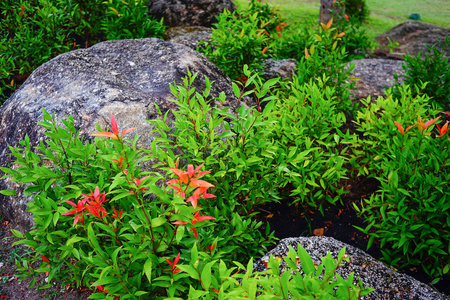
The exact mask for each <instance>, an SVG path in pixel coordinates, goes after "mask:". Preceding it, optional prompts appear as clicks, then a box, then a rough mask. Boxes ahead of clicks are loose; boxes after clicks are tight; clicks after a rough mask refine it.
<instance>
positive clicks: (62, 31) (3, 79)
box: [0, 0, 164, 104]
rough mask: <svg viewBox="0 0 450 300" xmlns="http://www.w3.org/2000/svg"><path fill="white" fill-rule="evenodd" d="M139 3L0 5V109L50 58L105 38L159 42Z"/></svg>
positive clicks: (158, 29)
mask: <svg viewBox="0 0 450 300" xmlns="http://www.w3.org/2000/svg"><path fill="white" fill-rule="evenodd" d="M146 11H147V8H146V6H145V5H144V4H143V1H142V0H139V1H132V2H130V3H127V2H125V1H113V0H110V1H106V2H104V1H103V0H89V1H84V0H83V1H81V0H34V1H24V0H20V1H12V0H5V1H2V2H1V3H0V33H1V38H0V93H1V95H0V104H3V102H4V101H6V99H7V98H8V97H9V95H10V94H11V93H12V91H14V90H15V89H16V88H17V87H18V86H19V85H20V84H21V83H22V81H23V80H24V79H26V78H27V77H28V76H29V74H30V73H31V72H32V71H33V70H34V69H35V68H37V67H38V66H39V65H41V64H43V63H44V62H47V61H48V60H49V59H51V58H53V57H55V56H57V55H59V54H61V53H64V52H67V51H70V50H73V49H76V48H78V47H79V46H80V45H78V44H81V45H82V46H83V47H88V46H89V45H92V44H95V43H97V42H99V41H102V40H105V38H107V39H119V38H143V37H161V35H162V32H163V31H164V26H163V25H162V23H161V22H157V21H155V20H152V19H150V18H148V16H147V15H146Z"/></svg>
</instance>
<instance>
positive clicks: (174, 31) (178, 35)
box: [165, 26, 212, 50]
mask: <svg viewBox="0 0 450 300" xmlns="http://www.w3.org/2000/svg"><path fill="white" fill-rule="evenodd" d="M211 34H212V29H211V28H208V27H203V26H184V27H171V28H169V29H167V30H166V33H165V39H166V40H167V41H169V42H172V43H178V44H182V45H185V46H188V47H189V48H191V49H193V50H197V48H199V47H200V48H201V47H202V45H200V43H201V42H202V41H205V42H208V41H209V39H210V38H211Z"/></svg>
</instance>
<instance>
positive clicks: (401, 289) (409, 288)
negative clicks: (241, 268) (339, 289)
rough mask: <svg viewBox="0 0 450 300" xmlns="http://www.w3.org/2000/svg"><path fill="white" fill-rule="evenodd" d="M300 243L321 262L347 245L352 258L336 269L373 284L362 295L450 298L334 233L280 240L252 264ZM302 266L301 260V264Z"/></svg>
mask: <svg viewBox="0 0 450 300" xmlns="http://www.w3.org/2000/svg"><path fill="white" fill-rule="evenodd" d="M297 244H301V245H302V247H303V248H305V250H306V251H307V252H308V253H309V255H310V256H311V258H312V260H313V261H314V262H315V263H317V264H320V263H321V260H320V258H321V257H325V256H326V254H327V252H330V253H331V255H332V256H333V258H335V259H337V256H338V253H339V251H340V250H341V249H342V248H343V247H344V246H345V247H346V252H345V253H346V254H347V255H348V257H349V262H345V261H344V263H343V264H342V265H341V266H340V267H339V268H338V269H337V273H338V274H339V275H341V276H342V277H343V278H344V279H346V278H348V276H349V275H350V273H352V272H354V273H355V282H354V284H357V283H358V281H357V280H358V277H360V278H361V280H362V282H363V285H364V286H368V287H372V288H374V289H375V291H374V292H372V293H370V294H369V295H367V296H364V297H361V298H360V299H366V300H368V299H371V300H391V299H392V300H393V299H396V300H413V299H414V300H444V299H447V300H449V299H450V297H447V296H445V295H443V294H441V293H439V292H437V291H436V290H434V289H433V288H431V287H430V286H428V285H426V284H424V283H422V282H420V281H417V280H416V279H414V278H412V277H411V276H408V275H405V274H402V273H399V272H395V271H393V270H391V269H390V268H388V267H387V266H385V265H384V264H383V263H381V262H379V261H377V260H375V259H374V258H373V257H372V256H370V255H368V254H367V253H365V252H364V251H362V250H360V249H358V248H355V247H353V246H350V245H347V244H345V243H342V242H340V241H338V240H335V239H334V238H331V237H325V236H312V237H297V238H287V239H283V240H281V241H280V242H279V243H278V245H277V246H276V247H275V248H274V249H273V250H271V251H270V252H268V253H267V254H266V255H265V256H263V257H262V258H261V259H260V260H258V261H257V262H255V263H254V264H253V269H254V270H255V271H263V270H265V269H266V267H265V266H264V261H267V260H268V259H269V256H275V257H280V256H283V255H287V253H288V251H289V246H292V247H293V248H294V249H295V250H297ZM299 269H301V264H300V266H299Z"/></svg>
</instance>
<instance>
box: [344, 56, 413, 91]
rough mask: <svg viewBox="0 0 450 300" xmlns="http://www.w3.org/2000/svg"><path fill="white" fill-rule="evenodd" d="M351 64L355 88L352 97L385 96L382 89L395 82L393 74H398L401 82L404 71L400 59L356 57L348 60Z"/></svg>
mask: <svg viewBox="0 0 450 300" xmlns="http://www.w3.org/2000/svg"><path fill="white" fill-rule="evenodd" d="M350 64H353V65H354V66H355V68H354V69H353V71H352V73H351V75H352V76H353V77H354V80H356V82H355V88H356V90H352V91H351V94H352V96H353V98H354V99H357V100H359V99H365V98H367V97H368V96H371V98H372V100H376V99H377V98H378V97H380V96H381V97H384V96H386V94H385V92H384V90H385V89H386V88H390V87H392V85H393V84H394V83H395V78H394V74H397V75H398V79H399V82H403V80H404V78H403V75H404V74H405V71H404V70H403V68H402V61H400V60H393V59H386V58H378V59H377V58H368V59H358V60H353V61H351V62H349V65H350Z"/></svg>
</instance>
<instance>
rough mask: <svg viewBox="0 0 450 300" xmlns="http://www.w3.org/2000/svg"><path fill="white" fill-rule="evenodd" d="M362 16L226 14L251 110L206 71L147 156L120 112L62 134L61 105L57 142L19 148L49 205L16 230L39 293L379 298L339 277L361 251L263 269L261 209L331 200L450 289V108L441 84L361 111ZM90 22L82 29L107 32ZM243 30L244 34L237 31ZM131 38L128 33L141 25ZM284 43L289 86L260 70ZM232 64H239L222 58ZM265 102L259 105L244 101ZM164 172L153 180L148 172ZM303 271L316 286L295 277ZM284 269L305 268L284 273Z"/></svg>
mask: <svg viewBox="0 0 450 300" xmlns="http://www.w3.org/2000/svg"><path fill="white" fill-rule="evenodd" d="M108 3H109V5H111V6H110V7H109V10H108V13H107V14H106V16H107V18H106V19H104V20H105V21H104V22H110V23H109V24H110V25H108V26H111V27H112V28H122V29H123V28H125V27H127V26H125V25H123V23H121V22H119V20H120V19H118V18H116V17H118V15H119V14H120V15H122V14H123V15H126V14H127V13H129V14H130V16H131V15H134V14H133V13H132V11H135V10H134V9H136V11H139V10H140V9H141V8H142V7H140V6H136V7H128V8H126V7H125V6H122V5H121V4H120V3H118V2H117V3H116V2H113V1H109V2H108ZM139 3H140V2H139ZM116 4H117V5H119V6H114V5H116ZM80 5H81V4H80ZM92 5H100V3H94V2H92ZM85 9H89V8H85ZM121 9H122V10H121ZM25 11H26V8H24V15H25ZM19 15H20V12H19ZM91 17H94V16H91ZM86 18H87V16H86ZM82 19H83V18H82ZM348 19H349V20H347V18H345V15H344V16H341V18H340V21H337V20H338V18H336V19H335V20H333V21H330V22H329V23H327V24H321V26H320V27H317V28H316V29H313V30H309V29H307V27H302V26H298V27H296V26H297V25H293V24H289V22H287V23H286V22H285V19H283V18H282V15H281V14H279V13H278V11H277V10H274V9H273V8H271V7H270V6H268V5H266V4H264V3H260V2H259V1H251V2H250V5H249V8H248V9H246V10H243V11H240V12H239V11H238V12H237V13H229V12H225V13H224V14H223V15H222V16H221V18H219V23H218V25H217V26H216V31H215V34H217V39H216V42H214V40H213V41H212V45H211V46H212V47H211V48H209V50H207V51H209V52H207V54H209V55H211V56H210V57H212V59H214V57H215V59H217V61H216V63H217V64H218V65H219V66H221V67H222V68H224V70H225V71H226V72H228V73H229V74H230V76H232V77H234V78H235V79H236V81H234V82H233V85H232V87H233V92H234V95H235V97H236V98H237V99H238V105H237V106H236V107H231V108H223V109H219V108H216V107H212V106H211V104H210V103H211V102H210V101H211V97H210V95H209V90H210V87H211V85H212V84H213V83H211V82H210V80H209V79H208V78H197V75H196V74H189V76H188V77H187V78H185V79H184V81H183V83H182V84H178V85H173V86H172V87H171V90H172V94H173V99H170V101H172V102H173V103H174V104H175V106H176V108H175V109H173V110H172V113H173V114H174V116H175V121H173V123H171V122H169V121H168V113H169V112H168V113H165V114H160V116H159V118H157V119H154V120H149V122H151V123H152V124H153V125H154V126H155V130H154V134H155V140H154V142H153V143H152V144H151V145H149V146H148V148H145V149H138V148H137V147H136V143H137V139H138V137H135V138H134V139H132V140H131V139H126V138H125V137H128V136H130V134H131V132H132V130H133V129H132V128H130V129H126V130H124V131H122V132H120V131H119V126H118V125H117V122H116V120H115V118H114V116H111V124H110V128H109V129H108V128H103V129H102V128H98V132H97V133H93V134H92V135H93V136H95V137H96V138H95V139H94V140H89V141H87V140H85V139H83V138H81V137H80V136H79V135H78V132H77V130H76V129H75V128H76V124H74V122H73V119H72V118H71V117H67V118H66V119H65V120H64V121H62V125H61V124H57V122H56V121H55V119H54V116H51V115H49V114H48V113H46V112H45V111H44V112H43V114H44V121H43V122H41V125H42V126H43V127H44V128H45V129H46V130H47V132H46V136H47V137H48V140H47V141H45V142H44V141H42V142H41V143H40V145H39V146H38V147H36V148H35V149H33V148H32V147H31V146H30V143H29V140H28V139H27V138H26V139H25V140H24V141H22V142H21V143H20V145H17V146H16V147H11V148H10V149H11V152H12V155H14V156H15V158H16V164H17V166H18V168H16V169H14V168H1V170H2V171H3V172H4V173H5V174H6V175H5V176H6V177H11V179H12V180H14V181H16V182H17V183H19V184H21V185H23V187H24V188H25V191H26V193H29V194H32V195H33V196H34V202H32V203H30V204H29V207H30V208H29V211H30V212H32V213H33V216H34V220H35V223H36V226H35V227H34V228H33V229H32V230H31V231H30V232H25V233H22V232H19V231H17V230H14V229H11V231H12V233H13V234H14V235H15V236H16V237H17V238H18V241H17V242H16V243H15V244H16V245H24V246H26V247H27V248H26V249H28V250H27V251H28V252H32V253H33V254H32V255H27V256H26V257H23V258H22V259H18V260H17V262H18V266H17V268H18V269H17V270H18V272H19V274H17V276H18V277H21V278H25V277H31V278H33V279H32V280H31V281H30V287H32V286H34V285H39V286H40V288H50V287H52V286H53V283H54V282H56V281H58V282H61V283H62V284H63V286H64V285H66V286H72V287H88V288H89V289H91V290H93V291H94V293H93V294H92V295H91V298H93V299H114V298H115V297H121V298H124V299H127V298H128V299H140V298H141V299H148V298H152V297H153V298H155V299H157V298H158V299H165V298H171V299H194V298H195V299H198V298H200V299H240V298H249V297H250V298H260V299H266V298H284V299H287V298H288V295H291V296H292V295H297V296H299V295H300V294H301V295H303V296H315V297H320V299H324V298H338V299H357V298H358V297H359V296H361V295H364V294H367V293H369V292H370V291H371V289H369V288H366V287H364V286H363V285H362V284H361V282H358V281H357V280H356V279H355V278H353V276H350V277H349V278H347V279H345V280H344V279H342V278H340V277H339V276H336V279H333V280H332V281H329V280H328V279H331V278H334V277H333V275H334V274H335V271H336V269H337V268H338V267H339V265H341V264H342V263H343V260H344V258H345V256H344V252H343V251H344V250H342V251H341V252H340V254H339V256H338V260H337V261H335V260H334V259H332V258H331V257H330V256H327V257H325V258H323V259H322V261H323V265H321V266H317V268H316V267H314V266H312V263H311V259H310V258H309V256H308V255H307V254H306V253H305V252H304V250H302V248H301V247H299V248H298V250H297V253H294V252H293V251H292V250H291V251H290V253H289V255H288V257H286V258H284V259H283V261H281V260H276V259H271V260H270V261H269V264H268V271H266V272H263V273H254V272H253V270H252V257H253V258H258V257H260V256H261V255H263V254H264V253H266V252H267V250H268V248H269V247H271V246H272V245H273V244H274V243H275V242H276V240H277V239H276V237H275V234H274V232H273V229H272V228H271V226H270V225H269V223H268V222H267V219H270V217H268V216H267V219H266V220H264V218H263V219H261V218H260V217H259V216H258V214H257V212H258V211H262V209H264V208H265V207H267V206H268V205H275V204H284V205H289V206H290V207H291V209H292V210H298V211H301V218H305V219H307V218H309V216H311V215H312V214H314V213H317V214H322V215H324V214H325V213H326V210H327V209H329V208H330V207H347V208H348V207H354V209H355V210H356V211H358V212H359V214H360V216H361V218H362V219H363V220H365V224H364V225H359V226H358V229H359V230H360V231H361V232H362V233H363V236H365V235H367V238H368V246H369V247H370V246H372V247H373V245H377V246H381V249H380V250H381V252H382V258H383V259H384V260H385V261H386V262H387V263H389V264H390V265H392V266H396V267H398V268H400V267H406V266H407V267H411V266H416V267H418V268H421V269H423V270H425V272H426V273H427V274H428V275H429V277H428V278H426V280H428V282H430V281H432V283H433V284H434V283H437V282H438V281H439V280H440V279H448V271H449V268H450V254H449V251H450V250H449V248H450V235H449V227H450V218H449V217H448V210H449V209H450V206H449V204H448V203H449V202H448V197H449V196H450V195H449V193H448V191H447V189H446V186H447V185H448V183H449V180H450V177H449V170H450V159H449V152H448V149H449V133H448V131H449V130H448V122H449V121H450V113H449V112H447V111H448V110H445V109H437V106H436V103H439V102H438V101H434V100H435V99H438V98H437V97H433V98H430V97H429V96H431V95H426V94H424V92H425V91H426V87H427V83H424V82H420V80H414V82H411V83H414V84H416V85H411V86H407V85H397V86H396V90H395V91H394V90H391V91H389V92H388V94H387V96H386V97H384V98H382V97H380V98H378V99H376V101H373V100H374V99H370V98H368V99H366V100H362V103H361V106H358V105H355V103H352V101H351V99H350V89H351V88H352V86H353V84H352V80H351V78H349V73H350V70H351V67H350V68H349V69H344V68H343V66H344V64H345V61H346V60H347V59H348V57H349V53H348V51H349V49H350V48H351V45H353V44H352V43H353V42H351V41H352V39H349V40H347V41H345V38H346V37H348V36H350V35H351V34H350V33H349V31H351V30H352V26H353V25H352V24H353V23H351V21H350V20H351V16H350V17H349V18H348ZM83 20H84V19H83ZM80 22H81V21H80ZM221 22H222V23H221ZM138 23H139V22H138V20H137V21H136V22H135V23H132V24H138ZM83 24H85V27H83V30H82V31H80V33H79V35H80V36H83V34H84V36H85V37H86V36H90V35H91V33H89V32H91V31H90V30H93V31H94V32H101V30H102V27H101V26H100V27H98V28H91V27H92V26H91V27H89V26H88V25H86V24H88V23H86V22H84V23H83ZM104 24H105V23H103V28H104V26H105V25H104ZM130 24H131V23H130ZM230 24H231V25H230ZM228 25H230V27H229V28H230V29H232V30H229V31H228V32H227V34H229V35H224V36H220V32H221V31H220V30H221V28H222V29H223V28H226V27H227V26H228ZM127 28H133V26H131V25H130V27H127ZM142 28H143V27H142V26H137V27H136V30H138V31H139V30H140V29H142ZM96 30H97V31H96ZM114 32H115V33H114V36H116V37H125V36H127V34H129V32H131V29H130V30H128V31H127V30H123V31H122V32H119V33H118V32H116V31H114ZM298 32H300V33H301V34H297V33H298ZM241 34H242V37H241V38H242V39H239V37H240V35H241ZM249 36H251V37H255V39H251V38H250V37H249ZM213 37H214V34H213ZM354 37H356V39H355V40H356V41H361V44H364V43H365V40H363V39H362V38H360V37H358V35H357V34H356V33H354ZM220 39H222V42H220ZM88 40H89V39H88ZM228 41H232V43H231V44H229V46H227V47H225V46H224V45H228V44H224V43H225V42H228ZM214 43H215V44H214ZM244 50H249V51H248V52H244ZM284 50H286V51H287V50H290V51H291V52H289V53H290V54H289V55H292V57H294V58H296V59H297V61H298V63H299V66H300V69H301V70H302V72H299V74H298V75H296V76H294V77H293V78H292V79H291V80H289V81H286V82H280V81H279V80H278V79H272V80H269V81H267V82H264V81H263V80H261V79H260V77H259V76H258V74H257V73H258V71H259V70H258V68H259V63H260V60H261V59H262V58H264V57H266V56H269V55H270V56H275V57H280V56H281V55H283V53H286V51H284ZM240 53H242V56H239V54H240ZM244 54H245V55H244ZM247 54H248V55H247ZM234 55H237V56H238V57H236V58H233V57H232V56H234ZM435 55H436V53H435ZM437 57H439V54H438V55H437ZM230 60H232V61H233V67H232V68H229V67H228V69H226V68H227V66H228V65H227V64H226V63H223V64H222V65H221V62H225V61H230ZM430 61H431V64H432V65H438V66H440V67H441V68H442V70H444V71H445V70H448V68H447V69H445V65H442V64H441V63H440V61H439V60H436V59H435V57H434V58H431V59H429V60H425V61H422V60H420V59H416V60H414V61H413V62H412V63H411V64H412V65H413V67H412V68H415V67H414V66H416V67H422V66H423V65H425V64H427V63H429V62H430ZM247 64H248V65H247ZM237 66H239V67H237ZM442 66H444V67H442ZM436 70H437V71H436V72H435V73H436V74H439V73H440V71H439V70H441V69H438V68H436ZM195 80H204V81H205V83H206V89H205V90H204V91H198V90H195V89H194V88H192V85H193V82H194V81H195ZM426 80H430V79H426ZM432 91H434V92H438V91H439V89H433V90H432ZM428 93H430V92H428ZM437 95H441V93H437ZM224 97H225V96H224V95H223V94H222V95H221V96H219V98H218V99H215V100H218V101H223V100H225V99H224ZM249 97H251V98H252V99H253V101H254V103H255V105H254V107H246V106H244V105H242V103H243V102H244V100H246V99H248V98H249ZM118 121H119V123H120V120H118ZM349 124H352V125H353V126H354V127H353V128H354V130H352V128H350V129H349V127H350V125H349ZM148 161H150V162H152V163H153V167H154V169H152V170H143V169H142V167H141V163H143V162H148ZM354 177H366V178H368V179H372V180H373V181H374V182H375V189H374V190H375V191H374V192H373V191H372V193H371V194H370V195H367V196H365V197H360V198H358V199H357V201H353V202H351V201H346V199H347V198H346V195H347V194H348V192H349V190H348V189H347V188H346V187H345V183H346V182H348V180H351V179H352V178H354ZM1 192H2V193H3V194H6V195H8V194H13V193H15V192H14V191H1ZM340 213H341V211H340V209H339V214H340ZM314 218H316V217H315V216H314ZM308 223H309V229H310V230H309V231H310V232H311V231H312V229H313V228H312V227H311V223H312V222H311V221H310V220H308ZM310 232H309V233H310ZM296 234H299V233H296ZM296 256H298V258H297V257H296ZM299 260H300V262H301V264H302V267H303V271H304V272H305V274H304V275H303V274H301V273H299V272H296V270H297V267H298V266H297V264H298V263H299ZM282 263H283V264H286V265H287V266H288V267H289V268H290V270H291V271H292V272H290V271H287V272H284V273H283V274H281V273H279V270H280V269H279V267H280V264H282ZM43 275H45V276H43ZM254 275H256V276H257V277H253V276H254ZM322 275H323V276H324V277H321V276H322ZM45 277H48V282H45V280H44V278H45ZM255 278H258V281H257V280H256V279H255ZM324 278H325V280H324ZM442 281H444V280H441V282H442ZM294 284H295V286H294ZM301 287H303V288H301Z"/></svg>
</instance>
